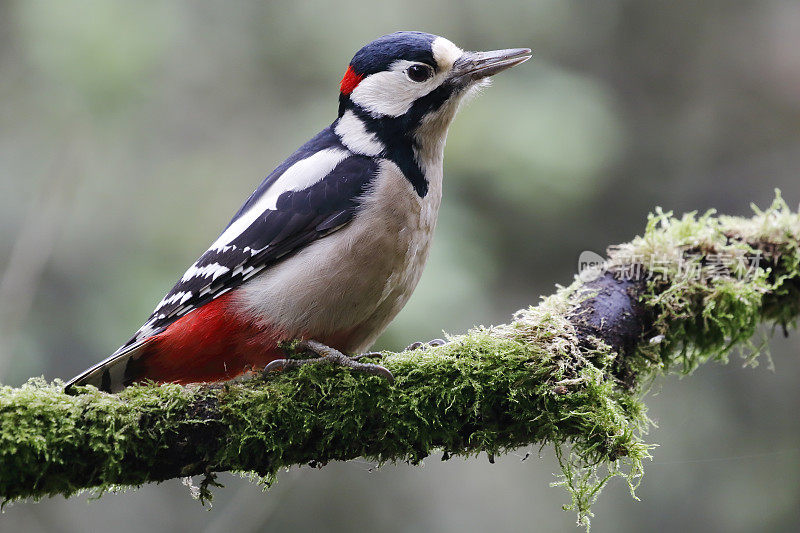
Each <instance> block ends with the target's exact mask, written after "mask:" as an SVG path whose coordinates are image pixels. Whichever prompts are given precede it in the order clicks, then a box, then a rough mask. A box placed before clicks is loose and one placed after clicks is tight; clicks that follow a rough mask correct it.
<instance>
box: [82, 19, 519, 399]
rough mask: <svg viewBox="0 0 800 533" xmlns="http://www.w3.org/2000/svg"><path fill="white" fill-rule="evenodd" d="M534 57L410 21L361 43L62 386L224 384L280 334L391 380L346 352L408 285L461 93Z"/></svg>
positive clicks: (430, 218)
mask: <svg viewBox="0 0 800 533" xmlns="http://www.w3.org/2000/svg"><path fill="white" fill-rule="evenodd" d="M530 53H531V51H530V50H529V49H527V48H518V49H510V50H498V51H493V52H465V51H463V50H461V49H460V48H458V47H457V46H456V45H454V44H453V43H452V42H450V41H448V40H447V39H445V38H443V37H437V36H435V35H430V34H427V33H421V32H409V31H404V32H398V33H393V34H390V35H385V36H383V37H381V38H379V39H377V40H375V41H373V42H371V43H369V44H368V45H366V46H365V47H363V48H362V49H361V50H359V51H358V52H357V53H356V55H355V56H354V57H353V59H352V61H351V62H350V65H349V66H348V67H347V71H346V72H345V75H344V78H343V79H342V82H341V85H340V92H339V116H338V118H337V119H336V120H335V121H334V122H333V124H331V125H330V126H328V127H327V128H325V129H324V130H322V131H321V132H320V133H319V134H317V135H316V136H315V137H314V138H312V139H311V140H310V141H308V142H307V143H306V144H304V145H303V146H301V147H300V148H299V149H298V150H297V151H296V152H295V153H294V154H292V155H291V156H289V158H288V159H287V160H286V161H284V162H283V163H281V164H280V165H279V166H278V167H277V168H276V169H275V170H273V171H272V173H270V174H269V176H267V177H266V179H265V180H264V181H263V182H262V183H261V185H259V186H258V188H257V189H256V190H255V192H253V194H252V195H251V196H250V197H249V198H248V199H247V201H246V202H245V203H244V205H243V206H242V207H241V209H239V212H238V213H236V215H234V217H233V219H232V220H231V222H230V223H229V224H228V226H227V227H226V228H225V230H224V231H223V232H222V234H220V236H219V237H218V238H217V240H216V241H214V242H213V243H212V244H211V246H210V247H209V249H208V250H207V251H206V252H205V253H204V254H203V255H201V256H200V258H199V259H198V260H197V261H196V262H195V263H194V264H193V265H192V266H191V267H189V270H187V271H186V273H185V274H184V275H183V277H181V279H180V280H179V281H178V282H177V283H176V284H175V286H174V287H173V288H172V290H170V291H169V293H168V294H167V295H166V296H165V297H164V299H163V300H161V302H159V304H158V306H156V309H155V311H153V314H152V315H151V316H150V318H149V319H148V320H147V322H145V324H144V325H143V326H142V327H141V328H140V329H139V331H137V332H136V334H135V335H134V336H133V337H132V338H131V339H130V340H129V341H128V342H126V343H125V344H124V345H123V346H122V347H120V348H119V349H118V350H117V351H116V352H114V353H113V354H112V355H111V356H110V357H109V358H107V359H106V360H104V361H102V362H100V363H98V364H97V365H95V366H93V367H92V368H89V369H88V370H86V371H85V372H83V373H81V374H80V375H79V376H77V377H75V378H74V379H72V380H71V381H70V382H69V383H68V384H67V389H68V390H69V389H71V388H72V387H73V386H76V385H86V384H91V385H94V386H96V387H98V388H99V389H101V390H104V391H108V392H115V391H119V390H120V389H122V388H124V387H125V386H127V385H129V384H131V383H134V382H137V381H141V380H145V379H151V380H154V381H156V382H162V383H165V382H176V383H192V382H205V381H220V380H227V379H231V378H233V377H236V376H238V375H240V374H242V373H245V372H247V371H249V370H256V369H263V368H265V367H267V368H269V369H272V368H276V367H278V368H280V367H286V366H290V364H291V361H295V360H287V359H285V354H284V351H283V349H282V346H283V344H284V343H285V342H287V341H290V340H296V339H299V340H301V341H303V348H304V349H307V350H309V351H312V352H315V353H316V354H317V355H319V356H320V357H319V358H317V360H322V359H324V360H331V361H334V362H340V363H344V364H347V365H349V366H352V367H355V368H357V369H360V370H364V371H367V372H371V373H374V374H382V375H385V376H386V377H387V378H390V377H391V374H390V373H389V372H388V370H386V369H385V368H383V367H381V366H378V365H374V364H367V363H360V362H356V361H355V360H354V359H351V358H349V357H347V356H345V355H343V353H350V354H359V353H362V352H363V351H364V350H366V349H367V348H369V347H370V346H371V345H372V343H373V342H374V341H375V339H376V338H377V337H378V335H379V334H380V333H381V332H382V331H383V330H384V328H386V326H387V325H388V324H389V322H390V321H391V320H392V319H393V318H394V317H395V315H396V314H397V313H398V312H399V311H400V309H401V308H402V307H403V306H404V305H405V303H406V301H407V300H408V298H409V296H410V295H411V293H412V291H413V290H414V288H415V286H416V285H417V281H418V280H419V278H420V275H421V273H422V269H423V267H424V265H425V262H426V260H427V257H428V251H429V249H430V244H431V237H432V235H433V231H434V227H435V226H436V218H437V214H438V211H439V203H440V201H441V197H442V157H443V151H444V144H445V137H446V135H447V129H448V127H449V125H450V122H451V121H452V120H453V117H454V115H455V113H456V111H457V109H458V107H459V104H460V103H461V102H462V100H463V99H464V97H465V96H467V95H469V94H470V93H473V92H474V91H475V90H476V89H477V88H478V87H480V86H482V85H484V84H486V83H487V78H488V77H489V76H492V75H493V74H496V73H498V72H500V71H503V70H506V69H508V68H510V67H513V66H515V65H519V64H520V63H523V62H524V61H526V60H528V59H530V57H531V56H530ZM342 352H343V353H342Z"/></svg>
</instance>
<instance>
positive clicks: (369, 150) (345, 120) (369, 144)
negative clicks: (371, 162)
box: [334, 110, 386, 156]
mask: <svg viewBox="0 0 800 533" xmlns="http://www.w3.org/2000/svg"><path fill="white" fill-rule="evenodd" d="M334 131H335V132H336V135H338V136H339V138H340V139H342V144H344V145H345V146H347V147H348V148H349V149H350V151H352V152H355V153H357V154H364V155H369V156H376V155H378V154H380V153H381V152H383V150H384V149H385V148H386V147H385V146H384V145H383V143H382V142H380V141H379V140H378V138H377V137H376V136H375V134H374V133H370V132H368V131H367V128H366V126H364V123H363V122H362V121H361V120H360V119H359V118H358V117H357V116H356V114H355V113H353V112H352V111H350V110H348V111H346V112H345V113H344V115H342V117H341V118H340V119H339V121H338V122H337V124H336V129H335V130H334Z"/></svg>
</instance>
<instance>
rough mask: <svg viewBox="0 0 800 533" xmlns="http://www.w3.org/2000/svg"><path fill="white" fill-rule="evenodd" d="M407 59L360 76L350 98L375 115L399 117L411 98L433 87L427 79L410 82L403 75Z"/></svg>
mask: <svg viewBox="0 0 800 533" xmlns="http://www.w3.org/2000/svg"><path fill="white" fill-rule="evenodd" d="M408 65H411V62H409V61H398V62H396V63H395V65H392V70H388V71H384V72H377V73H375V74H371V75H369V76H367V77H366V78H364V79H363V80H361V83H359V84H358V87H356V88H355V89H354V90H353V92H352V93H350V100H352V101H353V103H354V104H356V105H357V106H359V107H361V108H362V109H364V110H366V111H368V112H370V113H372V114H373V115H375V116H380V115H383V116H390V117H399V116H400V115H404V114H405V113H406V112H407V111H408V110H409V109H411V106H412V105H413V104H414V100H416V99H417V98H419V97H420V96H424V95H426V94H428V93H429V92H430V91H431V90H433V87H428V83H414V82H413V81H411V80H409V79H408V77H407V76H406V73H405V69H406V68H407V66H408Z"/></svg>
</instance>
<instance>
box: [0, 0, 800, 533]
mask: <svg viewBox="0 0 800 533" xmlns="http://www.w3.org/2000/svg"><path fill="white" fill-rule="evenodd" d="M400 29H417V30H424V31H428V32H431V33H437V34H441V35H444V36H446V37H448V38H449V39H451V40H453V41H454V42H456V43H457V44H459V45H461V46H463V47H464V48H467V49H473V50H474V49H495V48H505V47H521V46H528V47H531V48H533V49H534V53H535V56H534V60H533V61H531V62H529V63H527V64H525V65H524V66H523V67H520V68H517V69H514V70H513V71H510V72H508V73H504V74H502V75H501V76H499V77H498V78H497V79H496V80H495V83H494V86H493V87H491V88H490V89H488V90H487V91H486V92H485V94H483V95H482V96H481V97H480V98H478V99H477V100H475V101H474V102H472V103H471V104H470V105H468V106H467V107H466V108H465V109H464V110H463V111H462V112H461V115H460V116H459V117H458V118H457V120H456V122H455V124H454V125H453V127H452V129H451V132H450V137H449V141H448V146H447V150H446V158H445V173H446V184H445V199H444V202H443V206H442V212H441V219H440V225H439V228H438V233H437V236H436V241H435V245H434V249H433V252H432V256H431V260H430V262H429V265H428V268H427V270H426V272H425V275H424V276H423V278H422V281H421V283H420V286H419V288H418V290H417V292H416V293H415V295H414V297H413V298H412V300H411V302H410V303H409V304H408V306H407V308H406V309H405V310H404V311H403V312H402V313H401V314H400V316H399V317H398V318H397V320H396V321H395V322H394V324H393V325H392V326H391V327H390V329H389V330H388V331H387V333H386V334H385V335H384V337H383V338H382V339H381V341H380V347H384V348H389V349H400V348H401V347H402V346H405V345H406V344H407V343H409V342H410V341H413V340H417V339H428V338H433V337H438V336H441V331H442V330H444V331H447V332H453V333H458V332H460V331H463V330H464V329H466V328H468V327H469V326H471V325H474V324H491V323H500V322H503V321H505V320H507V319H508V317H509V315H510V314H511V313H512V312H513V311H514V310H516V309H518V308H520V307H523V306H525V305H528V304H531V303H536V302H537V300H538V296H539V295H540V294H548V293H550V292H552V290H553V286H554V283H561V284H566V283H568V282H570V281H571V279H572V276H573V275H574V273H575V271H576V265H577V258H578V255H579V253H580V252H581V251H582V250H595V251H598V252H602V251H603V250H604V249H605V247H606V246H607V245H609V244H612V243H615V242H619V241H625V240H628V239H630V238H631V237H632V236H633V235H635V234H636V233H639V232H641V230H642V229H643V226H644V221H645V217H646V214H647V213H648V212H649V211H651V210H653V208H654V207H655V206H657V205H661V206H663V207H664V208H665V209H673V210H675V211H678V212H683V211H689V210H701V211H702V210H706V209H708V208H712V207H713V208H718V209H719V210H720V211H722V212H726V213H731V214H747V213H748V212H749V204H750V202H755V203H756V204H758V205H761V206H765V205H767V204H768V203H769V202H770V200H771V198H772V197H773V189H774V188H775V187H779V188H781V189H782V190H783V194H784V197H785V198H786V199H787V201H788V202H789V203H790V205H797V204H798V201H800V3H798V2H795V1H764V0H760V1H756V0H751V1H744V0H743V1H738V2H722V1H705V2H690V1H675V2H635V1H621V0H617V1H613V0H604V1H602V2H586V1H565V0H558V1H557V0H543V1H530V2H525V3H520V2H514V1H510V0H505V1H500V0H496V1H495V2H492V3H488V2H477V1H472V0H468V1H465V2H464V1H462V2H457V1H454V0H453V1H445V2H435V3H430V2H423V1H418V0H413V1H403V2H387V3H376V2H356V1H339V2H335V3H327V2H318V1H313V2H269V3H268V2H221V1H218V2H207V1H194V2H189V1H186V2H164V1H151V0H147V1H144V0H140V1H138V2H129V1H123V0H113V1H112V0H106V1H103V0H94V1H77V0H59V1H57V2H56V1H38V0H18V1H13V0H0V228H1V229H0V276H1V278H0V279H2V285H0V381H2V382H3V383H5V384H9V385H19V384H21V383H23V382H24V381H25V380H26V379H27V378H28V377H29V376H34V375H40V374H44V375H45V376H46V377H47V378H48V379H52V378H56V377H61V378H69V377H71V376H72V375H74V374H75V373H76V372H78V371H80V370H82V369H84V368H85V367H87V366H88V365H90V364H92V363H94V362H96V361H97V360H99V359H100V358H102V357H104V356H105V355H107V354H108V353H109V352H111V351H112V350H114V349H115V348H116V347H117V346H118V345H119V344H120V343H121V342H123V341H124V340H126V339H127V338H128V337H129V335H130V334H131V333H132V332H133V331H134V330H136V329H137V328H138V326H139V325H140V324H141V322H142V321H143V319H144V318H145V317H146V316H147V315H148V314H149V313H150V311H151V310H152V308H153V306H154V304H155V303H156V302H158V301H159V300H160V298H161V297H162V296H163V294H164V292H165V291H166V290H167V289H168V288H169V287H170V286H171V285H172V283H173V282H174V281H175V280H176V279H177V277H179V276H180V274H181V273H182V272H183V271H184V269H185V268H186V267H187V266H188V265H189V264H190V263H191V261H193V260H194V259H195V257H196V256H197V255H198V254H199V253H200V252H202V251H203V250H204V249H205V247H206V246H207V244H208V243H210V242H211V241H212V240H213V239H214V237H215V236H216V235H217V233H218V232H219V231H220V230H221V228H222V227H223V226H224V224H225V223H227V221H228V220H229V217H230V216H231V215H232V213H234V211H235V210H236V209H237V207H238V206H239V204H240V203H241V202H242V201H243V199H244V198H245V197H246V196H247V195H248V194H249V192H250V191H251V190H252V189H253V188H254V187H255V185H256V184H257V183H258V182H259V181H260V179H261V178H263V176H264V175H266V173H267V172H268V171H269V170H270V169H272V168H273V167H274V166H275V165H277V163H279V162H280V161H281V160H283V159H284V158H285V157H286V156H287V155H288V154H289V153H290V152H292V151H293V150H294V148H295V147H297V146H298V145H299V144H301V143H302V142H303V141H305V140H306V139H307V138H309V137H310V136H312V135H313V134H315V133H316V132H317V131H318V130H319V129H321V128H322V127H324V126H325V125H327V124H329V123H330V122H331V121H332V120H333V119H334V118H335V116H336V108H337V100H336V97H337V84H338V81H339V79H340V77H341V75H342V73H343V72H344V69H345V67H346V66H347V62H348V60H349V59H350V57H351V56H352V54H353V53H354V52H355V51H356V50H357V49H358V48H359V47H361V46H362V45H363V44H365V43H366V42H368V41H370V40H372V39H374V38H375V37H377V36H379V35H382V34H384V33H389V32H392V31H396V30H400ZM778 337H779V338H776V339H775V340H774V341H772V342H771V343H770V344H771V348H772V353H773V361H774V369H771V368H769V365H768V364H766V360H763V363H764V364H762V365H760V366H759V367H758V368H755V369H750V368H747V369H743V368H741V362H740V361H739V360H734V361H732V363H731V364H730V365H728V366H720V365H709V366H708V367H705V368H702V369H700V370H699V371H698V372H697V373H696V374H695V375H694V376H692V377H690V378H688V379H684V380H679V379H677V378H670V379H666V380H661V382H660V383H659V385H657V386H656V387H655V388H654V390H653V392H652V393H651V394H650V399H649V403H650V406H651V411H650V415H651V416H652V418H653V419H654V420H655V421H656V422H657V423H658V428H654V429H653V431H652V432H651V434H650V437H649V438H650V440H651V441H653V442H657V443H659V444H660V445H661V446H660V447H659V448H658V449H656V450H655V451H654V460H653V462H652V463H651V464H649V465H648V468H647V473H646V476H645V479H644V482H643V484H642V486H641V488H640V489H639V491H638V495H639V497H640V498H641V501H639V502H636V501H634V500H632V499H631V498H630V496H629V494H628V491H627V488H626V487H625V486H624V484H623V483H621V482H614V483H612V484H611V485H610V486H609V487H608V488H607V489H606V490H605V492H604V493H603V495H602V496H601V498H600V500H599V502H598V504H597V506H596V507H595V512H596V515H597V516H596V518H595V520H594V528H593V531H595V532H611V531H614V532H624V531H631V532H635V531H704V532H714V531H726V532H738V531H742V532H750V531H797V530H798V525H799V524H800V419H799V418H798V416H797V414H798V407H799V406H800V392H799V391H800V387H798V383H800V358H798V348H800V335H796V334H795V335H793V336H791V337H790V338H788V339H784V338H782V336H780V335H778ZM528 451H530V452H532V453H531V457H530V458H528V459H527V460H526V461H524V462H521V461H520V459H521V458H522V457H523V456H524V454H525V453H526V452H528ZM374 466H375V465H373V464H368V463H365V462H359V461H354V462H350V463H346V464H331V465H328V466H327V467H325V468H324V469H322V470H321V471H317V470H312V469H310V468H301V469H292V470H291V471H289V472H286V473H283V474H282V475H281V476H280V479H279V482H278V483H277V485H276V486H275V487H274V488H273V489H271V490H270V491H269V492H267V493H262V492H261V490H260V488H259V487H258V486H256V485H252V484H250V483H248V482H246V481H243V480H241V479H239V478H237V477H233V476H224V479H223V480H222V481H223V482H224V483H225V484H226V485H227V488H225V489H223V490H218V491H217V497H216V500H215V503H214V507H213V509H212V510H211V511H207V510H205V509H204V508H202V507H201V506H200V505H199V504H198V503H196V502H194V501H193V500H191V499H190V496H189V491H188V489H187V488H186V487H184V486H182V485H181V484H180V483H179V482H178V481H173V482H168V483H163V484H161V485H157V486H156V485H151V486H146V487H143V488H141V489H140V490H138V491H135V492H128V493H125V494H121V495H106V496H103V497H102V498H101V499H99V500H98V501H93V502H89V503H87V498H86V497H77V498H73V499H71V500H66V501H65V500H63V499H52V500H46V501H43V502H40V503H36V504H34V503H24V504H16V505H13V506H11V507H9V508H6V509H5V512H4V514H3V515H2V516H0V530H2V531H23V532H38V531H56V532H61V531H63V532H69V531H122V532H128V531H130V532H134V531H187V530H192V531H197V532H215V531H227V530H229V529H235V530H236V531H237V532H249V531H261V530H268V531H356V530H358V531H389V532H395V531H396V532H405V531H444V532H451V531H452V532H455V531H458V532H463V531H487V530H492V531H522V530H527V531H571V530H574V525H573V524H574V515H573V514H572V513H568V512H563V511H561V510H560V505H561V504H562V503H565V502H566V501H567V498H566V494H565V493H563V492H562V491H561V489H552V488H549V487H548V485H549V483H550V482H551V481H553V480H554V477H553V475H552V473H553V472H556V471H557V470H558V469H557V467H556V466H555V464H554V460H553V457H552V450H550V449H547V448H546V449H543V450H541V451H540V450H538V449H533V450H519V452H518V453H517V454H512V455H510V456H507V457H505V458H502V459H499V460H498V463H497V464H495V465H490V464H489V463H488V461H487V460H486V458H485V457H480V458H478V459H474V460H469V461H463V460H460V459H455V460H451V461H448V462H440V461H439V458H438V457H431V458H430V459H429V460H428V461H427V462H426V464H425V465H424V467H421V468H418V467H410V466H407V465H399V466H388V467H383V468H380V469H375V468H374Z"/></svg>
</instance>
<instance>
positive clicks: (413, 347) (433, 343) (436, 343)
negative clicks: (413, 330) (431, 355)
mask: <svg viewBox="0 0 800 533" xmlns="http://www.w3.org/2000/svg"><path fill="white" fill-rule="evenodd" d="M443 344H447V341H445V340H444V339H433V340H432V341H428V342H421V341H417V342H412V343H411V344H409V345H408V346H406V349H405V350H403V351H405V352H410V351H411V350H416V349H418V348H422V347H423V346H441V345H443Z"/></svg>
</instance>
